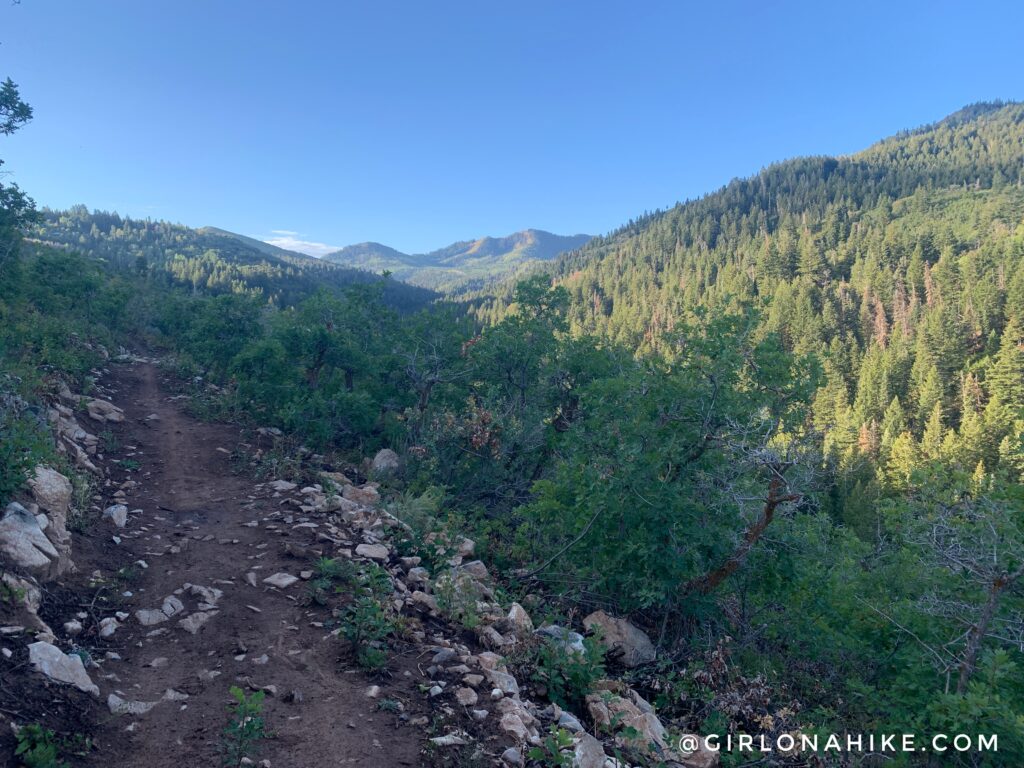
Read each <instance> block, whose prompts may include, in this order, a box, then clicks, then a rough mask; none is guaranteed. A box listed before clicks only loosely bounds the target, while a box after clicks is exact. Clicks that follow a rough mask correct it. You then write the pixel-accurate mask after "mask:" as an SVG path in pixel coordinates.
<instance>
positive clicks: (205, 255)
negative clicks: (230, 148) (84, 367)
mask: <svg viewBox="0 0 1024 768" xmlns="http://www.w3.org/2000/svg"><path fill="white" fill-rule="evenodd" d="M30 235H31V236H32V237H33V238H34V239H37V240H40V241H42V242H44V243H47V244H50V245H55V246H61V247H65V248H69V249H72V250H75V251H78V252H81V253H84V254H86V255H88V256H91V257H93V258H98V259H103V260H105V261H107V262H108V263H110V264H112V265H113V266H115V267H117V268H120V269H126V270H132V271H137V272H138V271H141V272H149V273H151V275H152V276H153V277H157V278H161V279H163V280H165V281H166V282H167V283H168V284H177V285H185V286H188V287H191V288H192V290H194V291H203V292H209V293H246V294H251V295H259V296H262V297H265V298H266V299H267V301H269V302H271V303H274V304H279V305H291V304H294V303H295V302H297V301H299V300H301V299H302V298H303V297H305V296H308V295H310V294H311V293H314V292H315V291H316V290H318V289H319V288H322V287H323V288H328V289H332V290H340V289H343V288H346V287H348V286H352V285H365V284H369V283H376V282H379V281H380V278H379V276H378V275H375V274H372V273H370V272H366V271H363V270H358V269H352V268H347V267H343V266H341V265H338V264H333V263H329V262H324V261H321V260H320V259H315V258H313V257H311V256H306V255H304V254H300V253H294V252H292V251H287V250H285V249H283V248H277V247H276V246H273V245H270V244H268V243H263V242H260V241H258V240H254V239H252V238H247V237H244V236H242V235H236V234H235V233H232V232H227V231H226V230H220V229H217V228H215V227H203V228H201V229H191V228H189V227H185V226H182V225H180V224H172V223H170V222H166V221H150V220H148V219H147V220H141V219H130V218H125V217H121V216H119V215H117V214H116V213H106V212H102V211H93V212H91V213H90V212H89V211H88V209H86V207H85V206H82V205H79V206H73V207H72V208H70V209H68V210H67V211H54V210H49V209H44V210H43V211H42V221H41V222H40V224H39V225H38V227H36V228H35V229H34V230H32V231H31V232H30ZM384 293H385V297H386V299H387V301H388V303H389V304H390V305H392V306H395V307H397V308H400V309H404V310H409V309H416V308H419V307H422V306H424V305H425V304H426V303H428V302H430V301H431V300H433V299H434V298H435V296H434V294H433V293H432V292H430V291H428V290H425V289H423V288H419V287H414V286H409V285H404V284H402V283H399V282H397V281H386V283H385V285H384Z"/></svg>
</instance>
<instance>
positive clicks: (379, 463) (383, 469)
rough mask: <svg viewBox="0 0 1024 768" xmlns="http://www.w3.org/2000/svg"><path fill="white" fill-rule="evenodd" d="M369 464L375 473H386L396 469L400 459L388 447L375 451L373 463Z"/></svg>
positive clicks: (399, 464)
mask: <svg viewBox="0 0 1024 768" xmlns="http://www.w3.org/2000/svg"><path fill="white" fill-rule="evenodd" d="M370 466H371V468H372V469H373V471H374V472H375V473H376V474H378V475H386V474H388V473H390V472H394V471H396V470H397V469H398V468H399V466H401V461H400V460H399V458H398V454H397V453H395V452H394V451H392V450H391V449H390V448H383V449H381V450H379V451H377V455H376V456H374V457H373V463H372V464H371V465H370Z"/></svg>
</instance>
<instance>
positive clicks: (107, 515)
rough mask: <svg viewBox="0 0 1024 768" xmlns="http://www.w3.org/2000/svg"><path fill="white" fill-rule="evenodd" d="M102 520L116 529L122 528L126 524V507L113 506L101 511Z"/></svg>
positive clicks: (120, 505)
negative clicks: (110, 523)
mask: <svg viewBox="0 0 1024 768" xmlns="http://www.w3.org/2000/svg"><path fill="white" fill-rule="evenodd" d="M103 518H104V519H105V520H109V521H110V522H112V523H113V524H114V525H116V526H117V527H118V528H124V527H125V525H127V524H128V507H126V506H125V505H124V504H114V505H113V506H110V507H107V508H106V509H104V510H103Z"/></svg>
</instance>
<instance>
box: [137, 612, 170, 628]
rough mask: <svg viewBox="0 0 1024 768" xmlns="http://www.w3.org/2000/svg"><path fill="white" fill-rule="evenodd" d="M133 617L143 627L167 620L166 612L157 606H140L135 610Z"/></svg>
mask: <svg viewBox="0 0 1024 768" xmlns="http://www.w3.org/2000/svg"><path fill="white" fill-rule="evenodd" d="M135 618H136V619H138V622H139V624H141V625H142V626H144V627H152V626H153V625H155V624H160V623H162V622H164V621H167V614H166V613H164V612H163V611H161V610H159V609H157V608H140V609H139V610H137V611H136V612H135Z"/></svg>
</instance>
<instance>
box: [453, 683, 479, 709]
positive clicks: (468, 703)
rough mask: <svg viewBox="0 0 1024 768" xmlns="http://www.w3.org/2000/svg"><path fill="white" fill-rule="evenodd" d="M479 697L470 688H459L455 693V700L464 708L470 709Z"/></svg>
mask: <svg viewBox="0 0 1024 768" xmlns="http://www.w3.org/2000/svg"><path fill="white" fill-rule="evenodd" d="M477 699H479V696H478V695H477V692H476V691H474V690H473V689H472V688H459V689H457V690H456V691H455V700H456V701H457V702H459V704H461V705H462V706H464V707H472V706H473V705H474V704H476V702H477Z"/></svg>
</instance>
